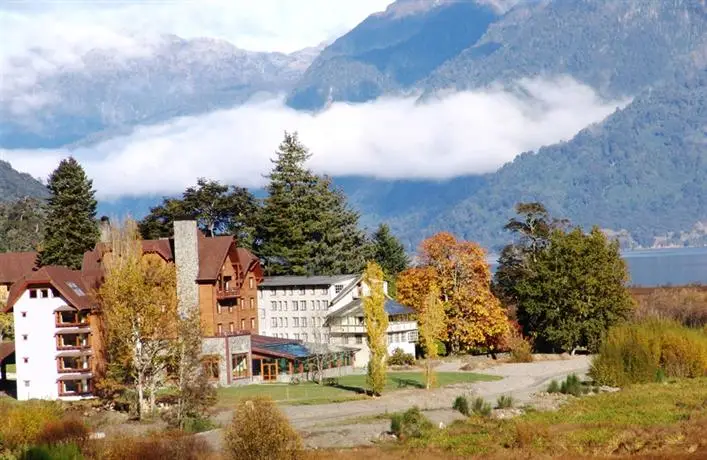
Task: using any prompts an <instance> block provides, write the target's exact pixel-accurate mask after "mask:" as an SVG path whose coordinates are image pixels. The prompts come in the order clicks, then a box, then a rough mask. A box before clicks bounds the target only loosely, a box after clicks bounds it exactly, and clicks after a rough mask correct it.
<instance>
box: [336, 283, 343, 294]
mask: <svg viewBox="0 0 707 460" xmlns="http://www.w3.org/2000/svg"><path fill="white" fill-rule="evenodd" d="M343 290H344V285H343V284H337V285H336V286H334V293H336V294H338V293H339V292H341V291H343Z"/></svg>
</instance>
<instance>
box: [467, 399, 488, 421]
mask: <svg viewBox="0 0 707 460" xmlns="http://www.w3.org/2000/svg"><path fill="white" fill-rule="evenodd" d="M491 409H492V408H491V404H489V403H487V402H486V401H485V400H484V398H481V397H479V398H476V399H474V402H473V403H472V404H471V412H472V413H473V414H475V415H479V416H481V417H488V416H489V415H491Z"/></svg>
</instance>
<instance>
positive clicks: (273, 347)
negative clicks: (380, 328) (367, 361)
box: [250, 335, 357, 359]
mask: <svg viewBox="0 0 707 460" xmlns="http://www.w3.org/2000/svg"><path fill="white" fill-rule="evenodd" d="M250 344H251V352H252V353H255V354H258V355H262V356H273V357H277V358H286V359H296V358H308V357H310V356H313V355H316V354H317V352H316V351H314V350H313V349H312V347H313V346H314V345H315V344H306V343H303V342H302V341H300V340H292V339H279V338H275V337H267V336H264V335H251V336H250ZM317 345H318V344H317ZM326 347H327V350H328V352H329V353H334V352H341V351H350V352H355V351H357V349H355V348H348V347H337V346H331V345H326ZM320 354H323V353H320Z"/></svg>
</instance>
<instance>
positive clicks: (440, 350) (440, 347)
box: [435, 340, 447, 356]
mask: <svg viewBox="0 0 707 460" xmlns="http://www.w3.org/2000/svg"><path fill="white" fill-rule="evenodd" d="M435 345H437V356H447V346H446V345H445V344H444V342H442V341H441V340H435Z"/></svg>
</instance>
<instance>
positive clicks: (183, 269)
mask: <svg viewBox="0 0 707 460" xmlns="http://www.w3.org/2000/svg"><path fill="white" fill-rule="evenodd" d="M197 232H198V230H197V228H196V221H194V220H175V221H174V263H175V265H176V268H177V306H178V309H179V314H180V315H182V316H185V314H186V313H187V312H189V311H193V310H194V309H197V310H198V308H199V287H198V285H197V284H196V278H197V277H198V276H199V236H198V233H197Z"/></svg>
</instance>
